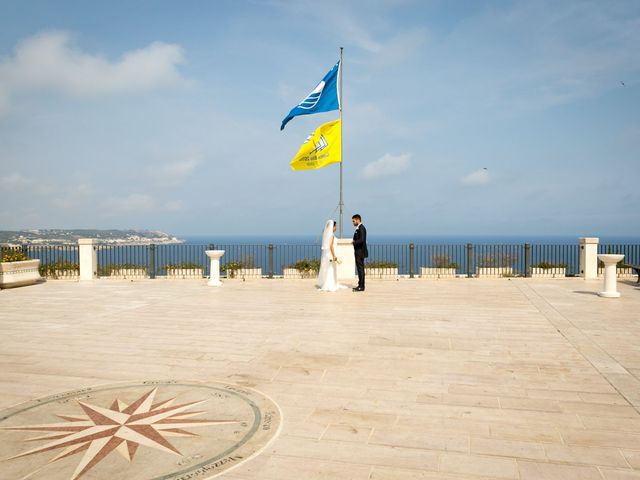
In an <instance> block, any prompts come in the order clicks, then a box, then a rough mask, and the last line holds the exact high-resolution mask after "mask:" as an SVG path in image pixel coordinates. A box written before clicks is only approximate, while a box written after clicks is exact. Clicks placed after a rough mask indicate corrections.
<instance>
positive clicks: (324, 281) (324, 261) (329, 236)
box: [316, 220, 347, 292]
mask: <svg viewBox="0 0 640 480" xmlns="http://www.w3.org/2000/svg"><path fill="white" fill-rule="evenodd" d="M331 245H333V251H334V252H335V250H336V237H335V235H334V234H333V220H328V221H327V223H326V224H325V226H324V232H323V233H322V257H321V258H320V271H319V272H318V280H317V281H316V286H317V287H318V288H319V289H320V290H321V291H323V292H336V291H338V290H340V289H341V288H347V287H345V286H344V285H340V284H339V283H338V266H337V265H336V262H333V261H332V260H333V257H332V256H331Z"/></svg>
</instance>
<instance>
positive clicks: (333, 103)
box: [280, 62, 340, 130]
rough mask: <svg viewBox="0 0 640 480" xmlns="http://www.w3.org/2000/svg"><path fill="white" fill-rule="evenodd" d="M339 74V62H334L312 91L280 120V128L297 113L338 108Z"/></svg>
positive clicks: (304, 113)
mask: <svg viewBox="0 0 640 480" xmlns="http://www.w3.org/2000/svg"><path fill="white" fill-rule="evenodd" d="M339 74H340V62H338V63H336V64H335V65H334V66H333V68H332V69H331V70H330V71H329V73H327V74H326V75H325V76H324V78H323V79H322V81H321V82H320V83H319V84H318V86H317V87H316V88H314V89H313V91H312V92H311V93H310V94H309V95H307V97H306V98H305V99H304V100H302V101H301V102H300V103H299V104H298V105H296V106H295V107H293V108H292V109H291V111H290V112H289V114H288V115H287V116H286V117H285V119H284V120H282V125H281V126H280V130H284V126H285V125H286V124H287V123H289V120H291V119H292V118H293V117H297V116H298V115H309V114H310V113H320V112H330V111H331V110H338V109H339V108H340V94H339V92H338V88H339V87H338V83H339V82H338V75H339Z"/></svg>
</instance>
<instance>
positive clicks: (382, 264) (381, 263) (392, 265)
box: [365, 261, 398, 268]
mask: <svg viewBox="0 0 640 480" xmlns="http://www.w3.org/2000/svg"><path fill="white" fill-rule="evenodd" d="M365 267H367V268H398V264H397V263H395V262H385V261H378V262H369V263H367V264H366V265H365Z"/></svg>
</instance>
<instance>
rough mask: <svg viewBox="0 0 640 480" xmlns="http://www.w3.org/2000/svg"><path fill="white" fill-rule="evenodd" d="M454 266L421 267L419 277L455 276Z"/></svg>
mask: <svg viewBox="0 0 640 480" xmlns="http://www.w3.org/2000/svg"><path fill="white" fill-rule="evenodd" d="M455 276H456V269H455V268H439V267H421V268H420V278H455Z"/></svg>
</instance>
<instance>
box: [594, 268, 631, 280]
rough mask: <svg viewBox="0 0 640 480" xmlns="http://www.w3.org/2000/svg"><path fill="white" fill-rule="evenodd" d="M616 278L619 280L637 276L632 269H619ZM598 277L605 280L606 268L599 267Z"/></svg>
mask: <svg viewBox="0 0 640 480" xmlns="http://www.w3.org/2000/svg"><path fill="white" fill-rule="evenodd" d="M616 276H617V277H618V278H633V277H636V276H637V275H636V273H635V272H634V271H633V270H632V269H631V268H617V269H616ZM598 277H603V278H604V268H602V267H598Z"/></svg>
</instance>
